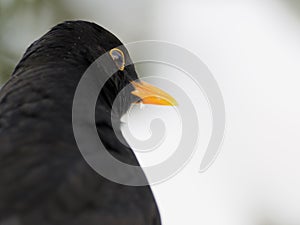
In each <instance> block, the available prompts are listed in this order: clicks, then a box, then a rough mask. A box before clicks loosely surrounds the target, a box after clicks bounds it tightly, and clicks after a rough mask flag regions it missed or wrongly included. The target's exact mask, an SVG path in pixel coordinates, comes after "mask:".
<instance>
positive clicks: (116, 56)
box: [109, 48, 125, 71]
mask: <svg viewBox="0 0 300 225" xmlns="http://www.w3.org/2000/svg"><path fill="white" fill-rule="evenodd" d="M109 54H110V57H111V58H112V59H113V60H114V62H115V64H116V66H117V67H118V68H119V70H121V71H123V70H124V67H125V57H124V53H123V52H122V51H121V50H120V49H118V48H113V49H111V50H110V51H109Z"/></svg>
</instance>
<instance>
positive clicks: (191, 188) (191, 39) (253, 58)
mask: <svg viewBox="0 0 300 225" xmlns="http://www.w3.org/2000/svg"><path fill="white" fill-rule="evenodd" d="M0 7H1V8H0V33H1V34H0V52H1V55H0V78H1V79H0V80H2V82H4V81H5V80H6V79H7V78H8V75H9V73H11V71H12V69H13V66H14V65H15V64H16V63H17V61H18V59H20V58H21V55H22V53H23V52H24V51H25V49H26V47H27V46H28V45H29V44H30V43H32V42H33V41H34V40H35V39H37V38H39V37H40V36H41V35H42V34H43V33H45V32H46V31H47V30H48V29H49V28H50V27H51V26H53V25H55V24H56V23H58V22H61V21H63V20H67V19H84V20H89V21H94V22H96V23H98V24H99V25H101V26H103V27H105V28H107V29H108V30H110V31H111V32H112V33H114V34H116V35H117V36H118V37H119V38H120V39H121V40H122V41H123V42H124V43H127V42H131V41H138V40H148V39H155V40H162V41H168V42H171V43H175V44H178V45H180V46H182V47H184V48H186V49H188V50H190V51H192V52H194V53H195V54H197V55H198V57H199V58H200V59H201V60H202V61H203V62H204V63H205V64H206V65H207V66H208V67H209V69H210V71H211V72H212V73H213V75H214V77H215V79H216V80H217V82H218V84H219V86H220V89H221V91H222V93H223V97H224V101H225V106H226V117H227V121H226V126H227V127H226V135H225V139H224V142H223V145H222V149H221V153H220V155H219V156H218V158H217V160H216V161H215V162H214V164H213V165H212V166H211V167H210V168H209V169H208V170H207V171H206V172H204V173H199V172H198V171H199V166H200V162H201V159H202V157H203V154H204V151H205V146H206V144H207V142H208V139H209V134H210V131H211V124H210V119H211V118H210V117H209V109H208V105H207V103H206V102H205V98H204V97H203V96H202V95H201V93H200V94H199V93H196V92H195V94H194V98H195V101H198V103H199V104H198V105H197V107H198V109H199V112H200V118H202V119H200V123H199V125H200V129H201V134H202V137H201V139H200V143H199V148H198V151H197V153H196V154H195V156H194V157H193V159H192V160H191V161H190V163H189V164H188V165H187V166H186V167H185V168H184V169H183V170H182V171H181V172H180V173H178V174H177V175H176V176H174V177H172V178H171V179H169V180H167V181H166V182H163V183H161V184H157V185H155V186H153V190H154V193H155V195H156V198H157V202H158V205H159V208H160V211H161V216H162V220H163V224H164V225H182V224H189V225H201V224H205V225H299V224H300V193H299V192H300V144H299V141H300V132H299V129H300V119H299V115H300V104H299V99H298V98H299V96H300V89H299V87H298V86H299V83H300V78H299V77H300V63H299V60H300V29H299V28H300V1H297V0H294V1H293V0H265V1H259V0H244V1H234V0H230V1H221V0H211V1H202V0H201V1H196V0H195V1H192V0H185V1H182V0H179V1H176V2H175V1H170V0H165V1H158V0H156V1H155V0H152V1H139V0H116V1H111V2H109V1H102V0H88V1H79V0H73V1H71V0H64V1H37V0H27V1H25V0H23V1H17V0H15V1H13V0H11V1H10V0H0ZM140 75H141V76H143V71H140ZM174 82H176V80H175V81H174ZM179 85H181V84H179ZM182 85H183V84H182ZM182 88H183V89H189V87H188V86H186V87H184V86H183V87H182ZM169 92H172V90H169ZM172 94H173V95H175V96H176V93H172ZM141 110H147V108H146V109H141ZM163 111H164V112H166V113H168V112H167V111H168V110H167V109H164V110H163ZM144 116H147V113H145V114H144ZM174 118H175V116H174ZM175 119H176V118H175ZM143 120H145V117H144V119H143V115H141V116H140V121H141V122H142V121H143ZM145 130H146V129H145ZM169 141H170V140H169ZM171 142H172V140H171ZM156 157H157V156H156ZM139 158H140V161H141V163H142V165H144V164H147V163H149V160H147V159H146V158H143V156H139ZM150 161H151V160H150Z"/></svg>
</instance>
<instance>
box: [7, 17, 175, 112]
mask: <svg viewBox="0 0 300 225" xmlns="http://www.w3.org/2000/svg"><path fill="white" fill-rule="evenodd" d="M104 54H106V55H107V56H108V59H109V60H110V62H108V64H109V65H106V64H105V63H102V64H101V68H98V69H99V71H98V74H97V76H99V77H100V78H101V77H105V76H104V75H109V79H107V80H106V82H105V85H104V86H103V88H102V90H101V92H100V95H99V100H100V101H101V104H102V105H105V106H106V108H108V107H109V109H111V107H112V106H113V104H114V101H115V100H116V98H117V96H119V98H118V99H119V101H120V102H119V103H117V104H118V105H119V106H120V107H119V109H118V114H119V116H121V115H122V114H124V113H125V112H126V111H127V110H128V108H129V107H130V105H131V104H133V103H143V104H154V105H168V106H170V105H176V104H177V103H176V101H175V99H174V98H173V97H171V96H170V95H169V94H167V93H166V92H164V91H163V90H161V89H159V88H157V87H155V86H153V85H151V84H149V83H146V82H144V81H141V80H139V78H138V75H137V73H136V70H135V67H134V65H133V64H132V63H131V59H130V56H129V53H128V51H127V49H126V48H125V47H124V46H123V44H122V42H121V41H120V40H119V39H118V38H117V37H116V36H115V35H113V34H112V33H111V32H109V31H107V30H106V29H104V28H103V27H100V26H98V25H97V24H95V23H91V22H86V21H67V22H64V23H61V24H59V25H56V26H55V27H53V28H52V29H51V30H50V31H49V32H48V33H46V34H45V35H44V36H43V37H41V38H40V39H39V40H38V41H36V42H34V43H33V44H32V45H31V46H30V47H29V48H28V49H27V51H26V53H25V54H24V56H23V58H22V60H21V61H20V63H19V64H18V65H17V67H16V68H15V71H14V72H13V76H14V75H16V74H22V73H23V72H24V71H30V70H31V69H34V70H41V71H42V70H47V74H49V73H53V74H52V76H53V77H54V78H53V79H56V82H57V83H59V82H58V81H57V79H60V80H61V79H63V80H64V81H63V82H65V81H66V80H69V83H70V84H72V83H74V85H75V84H76V83H78V80H79V79H80V78H81V77H82V75H83V74H84V72H85V71H86V70H87V68H88V67H89V66H91V65H92V64H93V63H94V62H95V61H96V60H97V59H100V60H101V56H102V55H104ZM107 66H113V67H115V68H114V69H115V70H114V71H115V72H114V73H113V74H112V75H111V74H104V73H109V71H108V70H107V68H106V67H107ZM31 72H32V71H31ZM35 72H36V71H35ZM43 73H44V71H43ZM39 74H42V73H39ZM62 74H63V75H62ZM124 88H125V91H122V90H123V89H124Z"/></svg>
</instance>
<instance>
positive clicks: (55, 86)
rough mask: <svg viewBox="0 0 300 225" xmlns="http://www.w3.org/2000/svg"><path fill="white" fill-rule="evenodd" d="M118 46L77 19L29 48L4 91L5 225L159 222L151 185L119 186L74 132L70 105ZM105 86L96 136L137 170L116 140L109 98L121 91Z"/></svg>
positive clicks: (1, 184)
mask: <svg viewBox="0 0 300 225" xmlns="http://www.w3.org/2000/svg"><path fill="white" fill-rule="evenodd" d="M121 44H122V43H121V42H120V41H119V40H118V39H117V38H116V37H115V36H113V35H112V34H111V33H109V32H108V31H106V30H105V29H103V28H101V27H99V26H97V25H95V24H92V23H88V22H83V21H74V22H65V23H63V24H60V25H58V26H56V27H54V28H53V29H52V30H51V31H50V32H48V33H47V34H46V35H44V36H43V37H42V38H41V39H39V40H38V41H36V42H34V43H33V44H32V45H31V46H30V47H29V48H28V50H27V51H26V53H25V55H24V56H23V58H22V60H21V61H20V63H19V64H18V65H17V67H16V69H15V71H14V72H13V74H12V76H11V78H10V80H9V81H8V82H7V84H6V85H5V86H4V87H3V88H2V89H1V91H0V225H4V224H5V225H6V224H11V225H158V224H160V216H159V212H158V209H157V205H156V202H155V200H154V197H153V194H152V191H151V189H150V187H149V186H140V187H134V186H126V185H122V184H117V183H114V182H112V181H109V180H107V179H106V178H103V177H102V176H100V175H99V174H97V173H96V172H95V171H94V170H93V169H92V168H91V167H90V166H89V165H88V164H87V163H86V162H85V161H84V159H83V157H82V155H81V153H80V151H79V150H78V147H77V145H76V141H75V139H74V135H73V130H72V102H73V97H74V93H75V90H76V87H77V85H78V82H79V80H80V78H81V76H82V74H83V73H84V71H85V70H86V69H87V68H88V67H89V66H90V65H91V63H93V61H95V60H96V59H97V58H98V57H99V56H100V55H101V54H103V53H104V52H106V51H107V50H108V49H111V48H114V47H117V46H119V45H121ZM129 70H132V71H131V72H132V73H131V74H133V75H132V76H136V74H135V71H134V68H133V67H130V68H128V69H127V72H126V71H125V73H128V71H129ZM100 76H101V74H100ZM133 78H135V77H133ZM118 79H119V80H118V82H120V84H121V83H122V82H123V83H124V84H125V83H126V82H127V83H128V81H126V80H125V79H124V78H118ZM123 83H122V84H123ZM107 87H108V89H107V90H105V89H104V90H103V91H102V92H101V94H100V96H99V99H98V103H97V106H96V118H95V119H96V124H97V129H98V133H99V136H100V138H101V140H103V143H104V144H105V146H106V147H107V148H108V149H110V151H111V153H112V154H113V155H114V156H115V157H116V158H120V159H123V160H124V161H126V162H128V163H130V164H134V165H138V162H137V160H136V158H135V155H134V153H133V152H132V151H131V149H129V148H128V147H126V146H123V145H122V144H121V143H120V142H119V141H118V140H117V139H116V136H115V135H114V131H113V128H112V126H111V123H110V120H109V118H110V117H111V111H110V110H109V109H110V107H111V105H110V104H111V102H110V101H109V100H108V99H109V98H110V97H111V98H112V100H113V97H114V96H115V95H116V94H117V91H118V90H117V89H116V88H114V87H112V85H111V84H110V83H109V81H108V84H107ZM105 91H106V92H105ZM127 100H128V102H126V101H127ZM127 100H124V107H123V108H124V109H123V110H120V112H117V115H116V117H117V118H119V117H120V116H121V114H122V113H125V111H126V110H127V109H128V107H129V106H130V104H129V102H130V101H132V99H127Z"/></svg>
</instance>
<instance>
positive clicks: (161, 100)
mask: <svg viewBox="0 0 300 225" xmlns="http://www.w3.org/2000/svg"><path fill="white" fill-rule="evenodd" d="M131 84H132V85H133V87H134V88H135V90H134V91H132V92H131V94H133V95H135V96H137V97H139V98H140V99H141V101H142V103H144V104H153V105H167V106H176V105H178V103H177V101H176V100H175V99H174V98H173V97H172V96H171V95H169V94H168V93H166V92H164V91H163V90H161V89H160V88H157V87H155V86H153V85H151V84H149V83H146V82H144V81H132V82H131Z"/></svg>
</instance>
